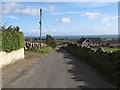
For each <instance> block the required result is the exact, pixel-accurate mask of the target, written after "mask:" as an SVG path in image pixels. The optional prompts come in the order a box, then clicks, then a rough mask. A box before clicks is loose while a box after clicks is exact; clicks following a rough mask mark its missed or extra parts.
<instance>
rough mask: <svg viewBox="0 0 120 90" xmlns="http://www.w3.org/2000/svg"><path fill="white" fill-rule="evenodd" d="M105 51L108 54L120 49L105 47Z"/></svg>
mask: <svg viewBox="0 0 120 90" xmlns="http://www.w3.org/2000/svg"><path fill="white" fill-rule="evenodd" d="M103 49H104V50H105V51H106V52H110V51H117V50H120V48H109V47H103Z"/></svg>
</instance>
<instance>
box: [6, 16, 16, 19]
mask: <svg viewBox="0 0 120 90" xmlns="http://www.w3.org/2000/svg"><path fill="white" fill-rule="evenodd" d="M8 18H10V19H18V17H15V16H8Z"/></svg>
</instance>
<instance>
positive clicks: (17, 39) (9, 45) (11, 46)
mask: <svg viewBox="0 0 120 90" xmlns="http://www.w3.org/2000/svg"><path fill="white" fill-rule="evenodd" d="M1 28H2V51H5V52H11V51H14V50H18V49H20V48H23V47H24V45H25V40H24V36H23V33H22V32H20V31H19V30H18V29H19V28H18V27H12V26H9V27H8V28H5V27H1Z"/></svg>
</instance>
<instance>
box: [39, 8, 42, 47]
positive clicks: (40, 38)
mask: <svg viewBox="0 0 120 90" xmlns="http://www.w3.org/2000/svg"><path fill="white" fill-rule="evenodd" d="M39 23H40V49H41V48H42V9H40V22H39Z"/></svg>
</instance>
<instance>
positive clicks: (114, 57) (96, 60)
mask: <svg viewBox="0 0 120 90" xmlns="http://www.w3.org/2000/svg"><path fill="white" fill-rule="evenodd" d="M66 49H67V50H68V51H69V52H71V53H72V54H73V55H75V56H77V57H79V58H80V59H82V60H83V61H85V62H86V63H88V64H89V65H90V66H92V67H94V68H96V69H97V70H98V71H99V72H101V74H102V75H104V76H105V77H106V78H108V79H109V80H110V81H111V83H112V84H113V85H115V86H117V87H118V88H120V51H119V50H118V51H114V52H113V53H107V52H101V51H99V50H97V51H96V52H95V51H94V50H91V48H86V47H80V46H77V45H75V44H69V45H68V47H67V48H66Z"/></svg>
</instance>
